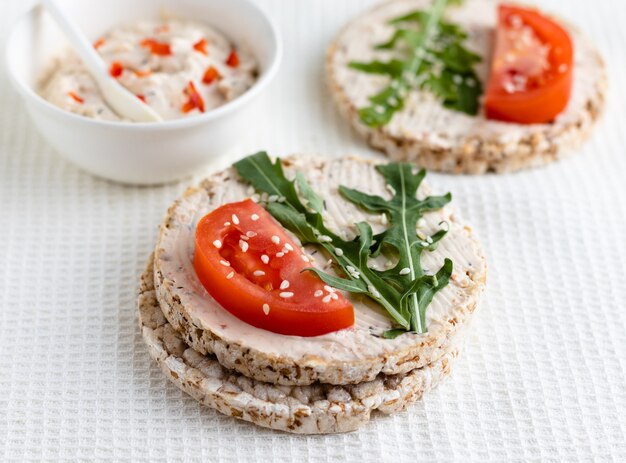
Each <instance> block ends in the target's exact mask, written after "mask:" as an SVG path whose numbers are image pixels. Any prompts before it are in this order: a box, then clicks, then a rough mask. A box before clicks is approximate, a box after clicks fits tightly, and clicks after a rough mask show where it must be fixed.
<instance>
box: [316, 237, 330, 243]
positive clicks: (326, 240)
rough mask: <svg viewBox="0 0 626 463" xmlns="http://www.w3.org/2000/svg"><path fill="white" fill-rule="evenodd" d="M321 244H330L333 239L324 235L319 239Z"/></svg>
mask: <svg viewBox="0 0 626 463" xmlns="http://www.w3.org/2000/svg"><path fill="white" fill-rule="evenodd" d="M318 240H319V241H320V243H330V242H331V241H332V240H333V239H332V238H331V237H330V236H328V235H322V236H320V237H319V238H318Z"/></svg>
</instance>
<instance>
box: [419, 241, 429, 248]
mask: <svg viewBox="0 0 626 463" xmlns="http://www.w3.org/2000/svg"><path fill="white" fill-rule="evenodd" d="M420 244H421V245H422V246H424V247H425V248H427V247H428V242H426V241H422V242H420Z"/></svg>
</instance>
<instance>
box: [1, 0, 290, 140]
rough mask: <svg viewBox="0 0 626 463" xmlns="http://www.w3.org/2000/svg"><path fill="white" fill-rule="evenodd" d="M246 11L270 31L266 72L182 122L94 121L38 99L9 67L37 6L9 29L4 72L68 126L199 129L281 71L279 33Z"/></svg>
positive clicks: (266, 18)
mask: <svg viewBox="0 0 626 463" xmlns="http://www.w3.org/2000/svg"><path fill="white" fill-rule="evenodd" d="M239 2H241V4H242V5H244V6H245V8H249V9H251V10H254V12H255V13H256V14H257V15H258V16H259V17H260V18H261V19H262V20H263V21H265V22H266V24H267V26H269V30H270V33H271V37H270V39H271V42H272V44H273V47H272V49H271V55H270V59H269V65H268V66H267V68H266V69H265V70H264V71H263V72H262V73H261V75H260V76H259V78H258V79H257V80H256V81H255V83H254V84H253V85H252V87H250V88H249V89H248V90H246V91H245V92H244V93H243V94H241V95H239V96H238V97H236V98H234V99H233V100H231V101H228V102H226V103H224V104H223V105H221V106H219V107H217V108H214V109H211V110H210V111H207V112H206V113H203V114H200V115H197V116H193V117H186V118H181V119H171V120H165V121H160V122H132V121H110V120H102V119H93V118H90V117H85V116H81V115H79V114H75V113H72V112H70V111H65V110H63V109H61V108H59V107H57V106H55V105H53V104H52V103H50V102H49V101H48V100H46V99H44V98H43V97H42V96H41V95H39V94H38V93H37V92H36V91H35V90H34V89H33V88H32V87H31V86H30V85H28V84H26V82H24V80H23V79H21V78H19V77H18V76H17V75H16V74H15V71H14V69H13V66H12V65H11V53H12V51H11V50H12V44H13V42H14V40H15V33H16V31H17V29H18V28H19V27H20V26H21V25H22V24H23V23H24V22H25V21H28V19H29V17H30V16H33V15H34V14H35V13H36V10H38V9H41V8H42V6H41V5H40V4H35V5H33V6H32V7H30V8H29V9H27V10H26V11H25V12H23V13H22V14H21V15H20V16H19V17H18V18H17V20H16V21H15V22H14V23H13V25H12V27H11V29H10V30H9V32H8V34H7V36H6V37H7V40H6V45H5V50H4V51H5V53H4V61H5V67H6V69H7V74H8V75H9V78H10V81H11V83H12V84H13V87H14V88H15V89H16V90H17V91H18V93H20V94H21V95H22V97H23V98H27V99H29V100H30V101H32V102H33V103H35V104H36V105H37V106H38V108H40V109H42V110H44V111H46V112H48V113H49V114H53V115H56V116H58V117H61V118H65V119H66V120H68V122H70V123H77V124H84V125H88V126H92V127H94V128H96V127H98V128H113V129H118V130H131V131H132V130H141V131H148V132H152V131H155V130H176V129H180V128H190V127H195V126H197V125H201V124H204V123H207V122H210V121H213V120H216V119H219V118H221V117H224V116H227V115H228V114H230V113H232V112H234V111H236V110H237V109H239V108H240V107H242V106H244V105H245V104H246V103H248V102H249V101H251V100H252V99H253V98H254V97H256V96H257V95H258V94H259V93H260V92H261V91H262V90H263V89H264V88H265V87H267V86H268V85H269V83H270V82H271V81H272V80H273V79H274V77H275V75H276V73H277V72H278V69H279V67H280V63H281V60H282V54H283V44H282V37H281V35H280V31H279V29H278V27H277V26H276V23H275V22H274V20H273V19H272V18H271V17H270V16H269V15H268V14H267V13H266V12H265V11H264V10H263V9H262V8H261V7H259V6H258V5H256V4H254V3H252V2H251V1H250V0H239Z"/></svg>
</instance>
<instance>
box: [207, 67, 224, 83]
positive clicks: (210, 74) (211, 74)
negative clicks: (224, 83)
mask: <svg viewBox="0 0 626 463" xmlns="http://www.w3.org/2000/svg"><path fill="white" fill-rule="evenodd" d="M221 78H222V75H221V74H220V72H219V71H218V70H217V68H216V67H215V66H209V68H208V69H207V70H206V71H204V76H203V77H202V83H203V84H206V85H210V84H212V83H213V82H214V81H215V80H216V79H221Z"/></svg>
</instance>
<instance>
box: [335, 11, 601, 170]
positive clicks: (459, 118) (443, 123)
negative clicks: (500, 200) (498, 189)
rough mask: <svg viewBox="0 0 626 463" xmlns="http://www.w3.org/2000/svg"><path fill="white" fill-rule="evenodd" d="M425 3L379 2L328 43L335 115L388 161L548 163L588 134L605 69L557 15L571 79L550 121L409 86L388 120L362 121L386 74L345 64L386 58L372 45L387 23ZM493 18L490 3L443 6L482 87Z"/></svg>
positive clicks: (386, 32)
mask: <svg viewBox="0 0 626 463" xmlns="http://www.w3.org/2000/svg"><path fill="white" fill-rule="evenodd" d="M429 5H431V1H430V0H395V1H390V2H385V3H383V4H381V5H379V6H377V7H376V8H374V9H372V10H371V11H369V12H367V13H365V14H364V15H362V16H360V17H358V18H356V19H354V20H353V21H351V22H350V23H349V24H348V25H347V26H346V27H345V28H344V29H343V30H342V31H341V32H340V33H339V35H338V36H337V38H336V39H335V40H334V41H333V42H332V44H331V45H330V47H329V48H328V52H327V59H326V75H327V80H328V84H329V87H330V91H331V93H332V95H333V97H334V100H335V102H336V104H337V106H338V107H339V110H340V112H341V114H342V115H343V116H344V117H345V118H346V119H348V121H350V123H351V124H352V126H353V127H354V129H356V131H357V132H358V133H359V134H360V135H362V136H364V137H365V139H366V140H367V141H368V143H369V144H370V145H371V146H372V147H374V148H377V149H380V150H382V151H383V152H385V153H386V154H387V155H388V156H389V157H391V158H392V159H396V160H407V161H411V162H415V163H416V164H417V165H419V166H421V167H425V168H427V169H431V170H438V171H442V172H450V173H456V174H482V173H485V172H497V173H504V172H512V171H516V170H519V169H522V168H526V167H534V166H540V165H543V164H546V163H548V162H551V161H554V160H557V159H560V158H562V157H563V156H565V155H567V154H569V153H571V152H572V151H573V150H575V149H576V148H577V147H578V146H579V145H580V144H581V143H582V141H583V140H584V139H586V138H587V136H588V135H589V133H590V131H591V128H592V126H593V125H594V122H595V121H596V120H597V119H598V117H599V115H600V113H601V110H602V109H603V107H604V100H605V92H606V87H607V73H606V68H605V64H604V61H603V59H602V57H601V55H600V53H599V52H598V50H597V49H596V48H595V47H594V46H593V44H592V43H591V42H590V41H589V40H588V39H587V38H586V37H585V36H584V35H583V34H582V33H581V32H580V31H579V30H578V29H577V28H575V27H573V26H571V25H568V24H567V23H565V22H563V21H561V20H559V21H560V23H561V24H564V26H565V27H566V28H567V29H568V31H569V33H570V35H571V37H572V40H573V43H574V53H575V56H574V70H573V72H574V82H573V87H572V94H571V98H570V101H569V103H568V106H567V107H566V109H565V110H564V111H563V112H562V113H561V114H560V115H559V116H557V118H556V119H555V120H554V121H553V122H552V123H548V124H530V125H522V124H514V123H505V122H499V121H493V120H488V119H486V118H485V116H484V113H482V111H481V112H480V113H479V114H478V115H477V116H470V115H467V114H465V113H461V112H457V111H453V110H450V109H446V108H444V107H443V105H442V104H441V103H440V101H439V100H437V99H436V98H435V97H434V96H433V95H432V94H431V93H429V92H416V91H414V92H411V93H410V94H409V95H408V97H407V99H406V102H405V106H404V108H403V109H402V110H400V111H398V112H397V113H396V114H395V115H394V117H393V118H392V120H391V121H390V122H389V123H388V124H387V125H385V126H382V127H379V128H372V127H368V126H367V125H365V124H363V123H362V122H361V120H360V118H359V114H358V110H359V109H360V108H363V107H366V106H369V100H368V98H369V97H371V96H373V95H375V94H377V93H378V92H379V91H381V90H382V89H383V88H385V87H386V86H387V85H388V82H389V78H388V77H386V76H381V75H374V74H367V73H364V72H360V71H357V70H355V69H351V68H349V67H348V64H349V63H350V62H351V61H361V62H370V61H372V60H374V59H379V60H382V61H387V60H388V59H390V54H389V53H390V52H389V51H386V50H374V48H373V47H374V46H375V45H377V44H380V43H383V42H386V41H387V40H388V39H389V37H391V36H392V34H393V31H394V28H393V26H391V25H390V24H388V22H389V20H390V19H393V18H396V17H398V16H401V15H403V14H406V13H408V12H410V11H413V10H416V9H425V8H427V7H428V6H429ZM496 15H497V3H496V2H495V0H466V1H465V2H463V4H462V5H461V6H450V7H448V9H447V10H446V18H447V19H449V20H450V21H452V22H454V23H457V24H460V25H461V26H462V27H463V29H464V30H465V31H466V32H467V33H468V35H469V36H468V39H467V40H466V42H465V44H466V46H467V47H468V48H469V49H470V50H472V51H474V52H476V53H478V54H479V55H480V56H482V58H483V59H482V61H481V62H480V63H478V64H477V65H476V68H475V69H476V72H477V74H478V77H479V79H480V80H481V82H482V83H483V86H486V83H487V81H488V77H489V66H490V61H491V54H492V50H493V47H494V43H493V42H494V37H495V33H494V28H495V25H496V23H497V19H496Z"/></svg>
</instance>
